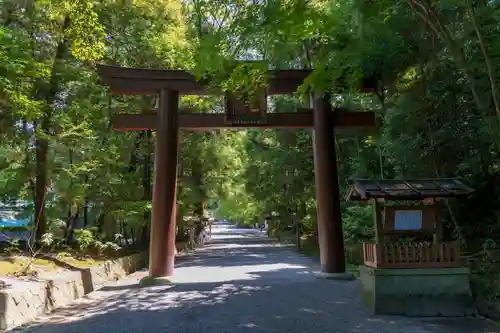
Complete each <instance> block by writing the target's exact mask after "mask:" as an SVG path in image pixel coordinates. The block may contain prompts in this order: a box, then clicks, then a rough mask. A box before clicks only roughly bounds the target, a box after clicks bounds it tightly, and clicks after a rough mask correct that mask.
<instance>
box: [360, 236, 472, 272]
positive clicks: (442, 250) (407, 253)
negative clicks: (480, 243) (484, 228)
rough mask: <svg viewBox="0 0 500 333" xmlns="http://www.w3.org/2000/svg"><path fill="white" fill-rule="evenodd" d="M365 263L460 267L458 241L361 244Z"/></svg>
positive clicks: (385, 265) (396, 266)
mask: <svg viewBox="0 0 500 333" xmlns="http://www.w3.org/2000/svg"><path fill="white" fill-rule="evenodd" d="M363 255H364V261H365V265H366V266H369V267H373V268H444V267H461V266H462V261H461V258H460V245H459V244H458V243H455V242H454V243H441V244H431V243H414V244H404V245H403V244H369V243H364V244H363Z"/></svg>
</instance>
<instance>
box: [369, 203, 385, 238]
mask: <svg viewBox="0 0 500 333" xmlns="http://www.w3.org/2000/svg"><path fill="white" fill-rule="evenodd" d="M370 203H371V204H372V212H373V213H372V214H373V230H374V231H375V244H377V246H382V245H383V244H384V225H383V223H384V221H383V220H382V209H383V206H381V205H380V203H379V202H378V201H377V199H371V200H370Z"/></svg>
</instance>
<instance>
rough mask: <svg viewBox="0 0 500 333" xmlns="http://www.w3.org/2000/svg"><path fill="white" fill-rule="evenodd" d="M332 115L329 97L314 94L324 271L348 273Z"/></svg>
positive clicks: (316, 166)
mask: <svg viewBox="0 0 500 333" xmlns="http://www.w3.org/2000/svg"><path fill="white" fill-rule="evenodd" d="M333 116H334V115H333V112H332V107H331V104H330V99H329V96H326V97H318V96H315V98H314V132H313V148H314V173H315V181H316V207H317V217H318V218H317V219H318V237H319V246H320V261H321V270H322V272H324V273H345V258H344V237H343V233H342V221H341V214H340V193H339V182H338V171H337V157H336V152H335V133H334V130H333V125H334V124H333Z"/></svg>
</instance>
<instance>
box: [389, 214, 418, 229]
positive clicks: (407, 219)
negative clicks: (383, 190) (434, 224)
mask: <svg viewBox="0 0 500 333" xmlns="http://www.w3.org/2000/svg"><path fill="white" fill-rule="evenodd" d="M394 229H395V230H420V229H422V211H421V210H396V211H395V213H394Z"/></svg>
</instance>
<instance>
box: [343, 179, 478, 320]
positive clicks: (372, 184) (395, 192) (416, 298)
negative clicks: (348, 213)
mask: <svg viewBox="0 0 500 333" xmlns="http://www.w3.org/2000/svg"><path fill="white" fill-rule="evenodd" d="M472 192H473V189H471V188H470V187H468V186H467V185H465V184H464V183H462V182H461V181H459V180H458V179H453V178H451V179H450V178H445V179H422V180H386V179H384V180H367V179H362V180H356V181H354V182H353V184H352V185H351V187H350V189H349V192H348V199H350V200H355V201H365V202H368V203H370V204H371V205H372V211H373V213H372V214H373V221H374V225H373V229H374V240H375V241H374V242H372V243H364V244H363V256H364V265H363V266H361V267H360V277H361V281H362V284H363V296H364V297H363V299H364V300H365V301H367V303H368V305H369V306H370V307H371V308H372V309H373V310H374V312H375V313H377V314H404V315H414V316H448V315H449V316H457V315H468V314H474V313H475V307H474V305H473V303H474V302H473V300H472V296H471V291H470V287H469V271H468V268H467V267H463V263H462V258H461V255H460V243H459V242H457V241H453V240H448V241H447V240H445V237H443V225H442V221H441V219H440V216H439V215H440V214H439V213H440V207H439V206H440V204H439V201H440V200H442V199H449V198H457V197H467V196H469V195H470V194H471V193H472Z"/></svg>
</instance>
